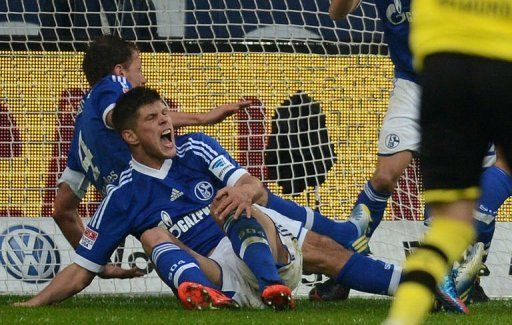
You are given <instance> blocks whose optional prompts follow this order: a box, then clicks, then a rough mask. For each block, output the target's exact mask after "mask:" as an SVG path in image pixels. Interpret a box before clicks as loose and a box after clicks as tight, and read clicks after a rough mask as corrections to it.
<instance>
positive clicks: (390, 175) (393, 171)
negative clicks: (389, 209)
mask: <svg viewBox="0 0 512 325" xmlns="http://www.w3.org/2000/svg"><path fill="white" fill-rule="evenodd" d="M411 160H412V152H411V151H401V152H398V153H395V154H392V155H389V156H384V155H379V157H378V158H377V166H376V168H375V172H374V174H373V176H372V178H371V179H370V180H369V181H368V182H367V183H366V184H365V185H364V188H363V190H362V191H361V192H360V193H359V195H358V196H357V200H356V203H355V205H354V206H357V205H359V204H364V205H366V206H367V207H368V209H369V210H370V213H371V219H372V222H371V223H370V227H369V229H368V232H367V236H368V237H371V236H372V234H373V232H374V231H375V229H376V228H377V227H378V225H379V224H380V222H381V220H382V217H383V216H384V211H385V210H386V206H387V202H388V199H389V197H390V196H391V193H393V190H394V188H395V187H396V184H397V183H398V180H399V179H400V176H402V173H403V171H404V170H405V169H406V168H407V166H409V164H410V163H411Z"/></svg>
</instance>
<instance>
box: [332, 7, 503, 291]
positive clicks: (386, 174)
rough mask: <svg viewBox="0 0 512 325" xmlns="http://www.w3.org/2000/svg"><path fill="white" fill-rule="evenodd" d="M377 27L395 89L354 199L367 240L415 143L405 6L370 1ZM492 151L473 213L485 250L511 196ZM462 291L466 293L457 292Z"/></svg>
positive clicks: (337, 12) (415, 92) (338, 12)
mask: <svg viewBox="0 0 512 325" xmlns="http://www.w3.org/2000/svg"><path fill="white" fill-rule="evenodd" d="M374 2H375V5H376V7H377V11H378V14H379V17H380V19H381V22H382V26H383V31H384V36H385V39H386V42H387V44H388V48H389V55H390V57H391V61H392V62H393V64H394V65H395V69H394V76H395V79H394V88H393V92H392V93H391V98H390V100H389V106H388V111H387V113H386V115H385V117H384V120H383V122H382V126H381V130H380V134H379V140H378V158H377V165H376V168H375V172H374V174H373V176H372V177H371V179H370V180H369V181H368V182H367V183H366V184H365V186H364V189H363V190H362V191H361V193H360V194H359V196H358V198H357V201H356V203H355V206H357V205H359V204H361V203H362V204H365V205H366V206H367V207H368V208H369V209H370V212H371V218H372V222H371V224H370V227H369V230H368V233H367V236H368V237H371V235H372V234H373V232H374V231H375V229H376V228H377V226H378V225H379V223H380V221H381V220H382V217H383V215H384V211H385V209H386V206H387V201H388V199H389V197H390V196H391V194H392V192H393V190H394V188H395V187H396V185H397V182H398V180H399V178H400V176H401V175H402V173H403V171H404V170H405V168H407V166H408V165H409V164H410V162H411V159H412V158H413V156H414V155H416V154H417V153H418V149H419V143H420V136H421V134H420V127H419V116H420V115H419V109H420V92H421V89H420V86H419V83H418V76H417V74H416V73H415V71H414V70H413V66H412V55H411V50H410V48H409V42H408V38H409V23H410V21H411V19H412V17H413V16H414V14H413V13H411V3H410V0H375V1H374ZM359 3H360V0H333V1H332V2H331V5H330V8H329V15H330V16H331V18H333V19H336V20H337V19H343V18H345V17H346V16H347V15H348V14H349V13H350V12H352V11H354V10H355V9H356V8H357V7H358V5H359ZM494 156H495V154H494V151H493V150H490V151H489V153H488V154H487V158H486V160H484V167H486V170H485V172H484V173H483V175H482V178H481V185H482V195H481V197H480V199H479V202H478V204H477V207H476V210H475V224H476V228H477V232H478V238H477V240H478V241H481V242H483V243H484V245H485V247H486V249H487V250H488V248H489V246H490V242H491V239H492V234H493V233H494V228H495V217H496V214H497V211H498V209H499V207H500V206H501V205H502V204H503V202H504V201H505V200H506V199H507V198H508V197H510V196H511V195H512V177H511V176H510V171H509V170H508V168H506V165H505V164H504V163H503V162H502V161H501V160H500V159H499V156H500V155H498V162H497V163H496V164H495V165H492V163H491V164H489V163H488V162H487V161H488V160H492V159H493V158H494V159H495V157H494ZM462 290H464V291H466V289H462Z"/></svg>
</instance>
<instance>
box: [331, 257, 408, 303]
mask: <svg viewBox="0 0 512 325" xmlns="http://www.w3.org/2000/svg"><path fill="white" fill-rule="evenodd" d="M401 277H402V269H401V268H400V267H399V266H396V265H394V264H387V263H384V262H382V261H378V260H374V259H372V258H370V257H367V256H363V255H361V254H358V253H354V255H352V256H351V257H350V259H349V260H348V261H347V264H345V266H344V267H343V269H341V271H340V273H339V274H338V276H337V277H336V282H338V283H341V284H342V285H344V286H345V287H348V288H351V289H354V290H358V291H362V292H368V293H376V294H380V295H390V296H391V295H394V293H395V291H396V288H397V287H398V284H399V283H400V279H401Z"/></svg>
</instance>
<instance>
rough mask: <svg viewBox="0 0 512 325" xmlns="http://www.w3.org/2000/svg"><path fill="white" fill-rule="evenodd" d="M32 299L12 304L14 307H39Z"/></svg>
mask: <svg viewBox="0 0 512 325" xmlns="http://www.w3.org/2000/svg"><path fill="white" fill-rule="evenodd" d="M31 301H32V300H27V301H18V302H15V303H13V304H12V305H13V306H14V307H37V306H38V305H37V304H34V303H32V302H31Z"/></svg>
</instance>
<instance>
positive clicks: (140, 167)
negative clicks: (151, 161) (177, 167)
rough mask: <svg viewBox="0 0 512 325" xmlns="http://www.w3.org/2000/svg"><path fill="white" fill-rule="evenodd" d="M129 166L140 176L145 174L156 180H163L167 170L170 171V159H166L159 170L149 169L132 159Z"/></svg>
mask: <svg viewBox="0 0 512 325" xmlns="http://www.w3.org/2000/svg"><path fill="white" fill-rule="evenodd" d="M130 165H131V166H132V168H133V169H135V170H136V171H138V172H139V173H141V174H145V175H148V176H151V177H155V178H158V179H164V178H165V177H166V176H167V174H168V173H169V169H171V166H172V159H166V160H165V161H164V163H163V164H162V167H160V169H155V168H151V167H149V166H146V165H144V164H141V163H140V162H138V161H137V160H135V158H133V157H132V161H130Z"/></svg>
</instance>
